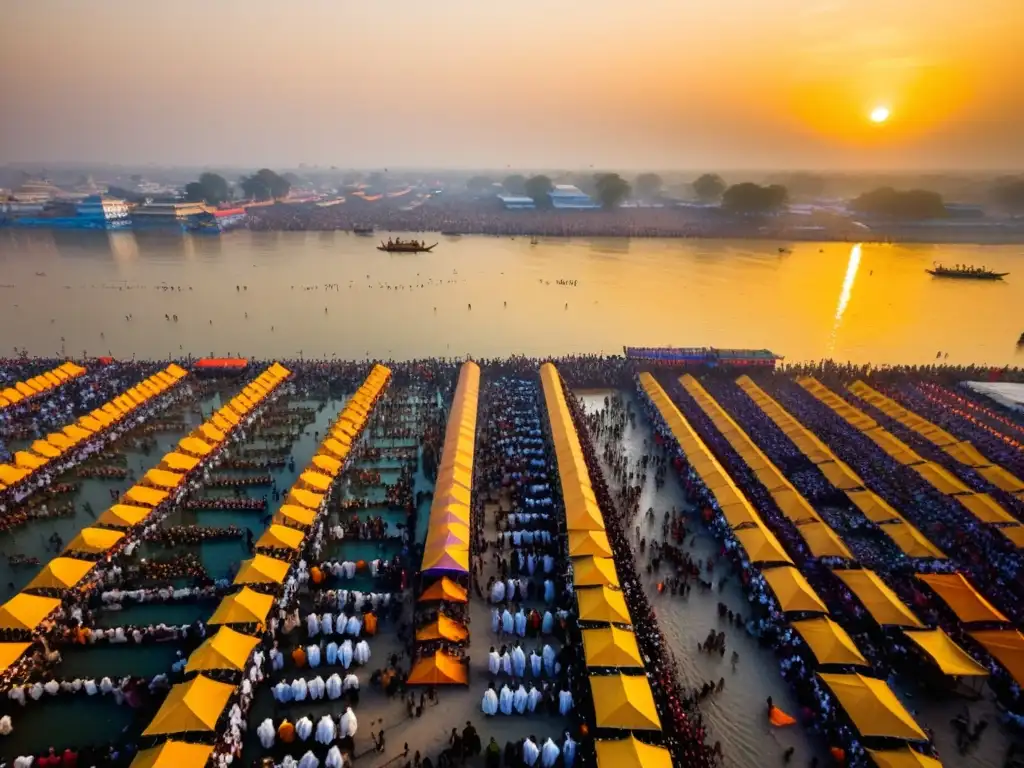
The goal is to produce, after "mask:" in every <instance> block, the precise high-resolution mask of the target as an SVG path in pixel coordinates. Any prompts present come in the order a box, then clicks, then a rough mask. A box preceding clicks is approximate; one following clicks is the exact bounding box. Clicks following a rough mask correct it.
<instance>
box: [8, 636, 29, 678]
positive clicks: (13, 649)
mask: <svg viewBox="0 0 1024 768" xmlns="http://www.w3.org/2000/svg"><path fill="white" fill-rule="evenodd" d="M31 647H32V643H0V675H2V674H4V673H5V672H6V671H7V670H8V669H10V668H11V665H12V664H14V663H15V662H16V661H17V660H18V659H20V658H21V657H22V656H24V655H25V651H27V650H28V649H29V648H31Z"/></svg>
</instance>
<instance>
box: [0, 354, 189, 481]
mask: <svg viewBox="0 0 1024 768" xmlns="http://www.w3.org/2000/svg"><path fill="white" fill-rule="evenodd" d="M58 370H59V369H58ZM83 371H84V369H83ZM187 374H188V372H187V371H186V370H185V369H184V368H181V367H180V366H178V365H175V364H174V363H172V364H171V365H169V366H167V367H166V368H165V369H164V370H162V371H160V372H159V373H156V374H153V375H152V376H150V377H149V378H147V379H146V380H145V381H142V382H141V383H139V384H137V385H136V386H134V387H132V388H131V389H129V390H128V391H127V392H125V393H124V394H122V395H118V396H117V397H115V398H114V399H113V400H111V401H110V402H108V403H106V404H104V405H102V406H100V407H99V408H96V409H94V410H93V411H92V412H91V413H89V414H86V415H85V416H82V417H81V418H79V419H78V420H77V421H76V422H75V423H74V424H70V425H68V426H66V427H64V429H63V430H62V431H60V432H53V433H51V434H49V435H47V436H46V439H45V440H36V441H35V442H34V443H32V446H31V447H30V448H29V450H26V451H17V452H15V454H14V461H13V462H11V463H9V464H0V492H3V491H4V490H5V489H6V488H7V487H9V486H13V485H16V484H18V483H21V482H24V481H26V480H29V479H31V477H32V476H33V475H34V474H35V473H36V472H38V471H39V470H41V469H43V468H44V467H46V466H47V465H49V464H50V462H51V461H53V460H54V459H59V458H60V457H61V456H63V455H64V454H66V453H69V452H70V451H72V450H74V449H75V447H76V446H78V445H79V444H80V443H82V442H84V441H86V440H90V439H92V438H93V437H94V436H95V435H96V434H98V433H101V432H103V431H104V430H106V429H107V428H109V427H110V426H112V425H114V424H117V423H118V422H120V421H122V420H123V419H125V418H126V417H127V416H128V415H129V414H131V413H132V412H133V411H135V410H136V409H137V408H139V407H140V406H141V405H143V404H145V403H146V402H148V401H150V400H152V399H153V398H155V397H157V396H159V395H161V394H163V393H164V392H165V391H167V390H168V389H170V388H171V387H173V386H175V385H176V384H177V383H178V382H179V381H181V379H183V378H185V376H186V375H187Z"/></svg>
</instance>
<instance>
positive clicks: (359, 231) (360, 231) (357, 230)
mask: <svg viewBox="0 0 1024 768" xmlns="http://www.w3.org/2000/svg"><path fill="white" fill-rule="evenodd" d="M352 234H353V235H372V234H373V227H366V226H362V227H358V226H357V227H352Z"/></svg>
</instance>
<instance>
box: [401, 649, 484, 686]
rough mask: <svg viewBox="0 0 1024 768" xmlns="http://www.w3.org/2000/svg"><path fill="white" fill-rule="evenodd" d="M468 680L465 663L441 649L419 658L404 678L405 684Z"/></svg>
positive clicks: (451, 683) (445, 682)
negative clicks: (406, 678) (407, 677)
mask: <svg viewBox="0 0 1024 768" xmlns="http://www.w3.org/2000/svg"><path fill="white" fill-rule="evenodd" d="M468 682H469V678H468V675H467V674H466V667H465V665H464V664H463V663H462V662H460V661H459V660H458V659H457V658H455V657H454V656H449V655H448V654H447V653H444V652H442V651H438V652H437V653H435V654H434V655H433V656H424V657H422V658H420V659H419V660H418V661H417V662H416V663H415V664H413V667H412V669H411V670H410V672H409V679H408V680H406V684H407V685H466V684H467V683H468Z"/></svg>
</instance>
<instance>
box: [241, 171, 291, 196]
mask: <svg viewBox="0 0 1024 768" xmlns="http://www.w3.org/2000/svg"><path fill="white" fill-rule="evenodd" d="M238 183H239V186H241V187H242V193H243V194H244V195H245V196H246V197H247V198H250V199H254V200H278V199H281V198H283V197H287V196H288V192H289V191H291V188H292V185H291V184H290V183H289V182H288V180H287V179H285V178H283V177H281V176H278V175H277V174H276V173H274V172H273V171H272V170H270V169H269V168H261V169H260V170H258V171H256V173H254V174H253V175H252V176H243V177H242V178H241V180H240V181H239V182H238Z"/></svg>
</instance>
